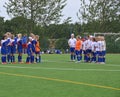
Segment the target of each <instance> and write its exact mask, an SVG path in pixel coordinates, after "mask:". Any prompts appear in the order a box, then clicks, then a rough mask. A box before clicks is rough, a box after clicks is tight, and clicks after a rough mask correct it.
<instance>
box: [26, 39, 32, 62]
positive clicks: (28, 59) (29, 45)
mask: <svg viewBox="0 0 120 97" xmlns="http://www.w3.org/2000/svg"><path fill="white" fill-rule="evenodd" d="M31 42H32V37H29V38H28V43H27V59H26V64H31V56H32V43H31Z"/></svg>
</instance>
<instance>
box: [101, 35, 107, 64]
mask: <svg viewBox="0 0 120 97" xmlns="http://www.w3.org/2000/svg"><path fill="white" fill-rule="evenodd" d="M101 42H102V64H105V55H106V42H105V38H104V37H101Z"/></svg>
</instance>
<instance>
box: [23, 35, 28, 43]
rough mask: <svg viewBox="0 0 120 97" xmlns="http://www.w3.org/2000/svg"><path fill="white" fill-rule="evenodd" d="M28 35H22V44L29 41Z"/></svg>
mask: <svg viewBox="0 0 120 97" xmlns="http://www.w3.org/2000/svg"><path fill="white" fill-rule="evenodd" d="M27 39H28V38H27V36H23V37H22V44H26V43H27Z"/></svg>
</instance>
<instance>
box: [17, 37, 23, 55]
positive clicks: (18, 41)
mask: <svg viewBox="0 0 120 97" xmlns="http://www.w3.org/2000/svg"><path fill="white" fill-rule="evenodd" d="M17 50H18V53H22V40H21V39H17Z"/></svg>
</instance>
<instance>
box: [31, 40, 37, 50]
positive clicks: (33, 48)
mask: <svg viewBox="0 0 120 97" xmlns="http://www.w3.org/2000/svg"><path fill="white" fill-rule="evenodd" d="M31 43H32V52H35V45H36V43H37V41H36V40H32V42H31Z"/></svg>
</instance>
